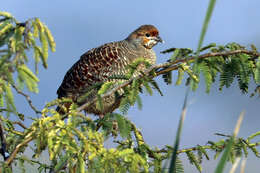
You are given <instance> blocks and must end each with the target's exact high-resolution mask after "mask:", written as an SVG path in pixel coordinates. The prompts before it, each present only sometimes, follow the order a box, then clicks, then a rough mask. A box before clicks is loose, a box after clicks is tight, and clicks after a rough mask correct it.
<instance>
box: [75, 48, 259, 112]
mask: <svg viewBox="0 0 260 173" xmlns="http://www.w3.org/2000/svg"><path fill="white" fill-rule="evenodd" d="M241 53H244V54H248V55H251V56H253V57H254V58H257V57H259V56H260V54H259V53H257V52H255V51H249V50H244V49H241V50H234V51H229V52H216V53H206V54H202V55H200V56H198V57H197V59H205V58H209V57H217V56H230V55H235V54H241ZM195 58H196V56H191V57H189V58H182V59H177V60H175V61H173V62H167V63H162V64H158V65H153V66H151V67H150V68H148V69H147V70H145V71H144V73H143V74H140V75H139V76H137V77H132V78H131V79H130V80H128V81H126V82H124V83H122V84H120V85H118V86H117V87H115V88H113V89H112V90H110V91H109V92H107V93H105V94H103V95H101V98H104V97H107V96H110V95H111V94H113V93H114V92H116V91H117V90H119V89H121V88H124V87H126V86H127V85H129V84H130V83H132V81H133V80H134V79H140V78H142V77H143V76H144V75H149V74H150V73H151V72H152V71H156V70H157V71H156V72H155V74H154V75H153V76H152V77H153V78H154V77H156V76H159V75H162V74H165V73H167V72H170V71H173V70H177V69H178V65H179V64H180V63H184V62H188V61H192V60H194V59H195ZM160 69H161V70H160ZM97 99H98V98H97V97H95V98H93V100H91V101H90V102H87V103H85V104H83V105H81V106H80V107H78V108H77V111H78V112H80V111H82V110H84V109H85V108H86V107H88V106H90V105H91V104H93V103H95V102H96V101H97Z"/></svg>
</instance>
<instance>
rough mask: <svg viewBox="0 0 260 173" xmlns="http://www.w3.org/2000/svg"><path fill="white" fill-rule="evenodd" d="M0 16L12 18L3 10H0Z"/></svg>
mask: <svg viewBox="0 0 260 173" xmlns="http://www.w3.org/2000/svg"><path fill="white" fill-rule="evenodd" d="M0 16H3V17H6V18H13V16H12V15H11V14H10V13H8V12H5V11H0Z"/></svg>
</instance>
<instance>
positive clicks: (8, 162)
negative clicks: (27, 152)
mask: <svg viewBox="0 0 260 173" xmlns="http://www.w3.org/2000/svg"><path fill="white" fill-rule="evenodd" d="M27 136H29V137H27V138H25V140H24V141H23V142H22V143H20V144H18V145H17V146H16V147H15V149H14V151H13V152H12V154H11V155H10V156H9V157H8V159H7V160H6V161H5V163H6V164H7V165H10V164H11V163H12V162H13V160H14V159H15V156H16V154H17V153H18V152H19V150H20V149H21V148H22V147H23V146H25V145H27V144H28V143H29V142H31V141H32V140H33V137H32V136H31V134H28V135H27Z"/></svg>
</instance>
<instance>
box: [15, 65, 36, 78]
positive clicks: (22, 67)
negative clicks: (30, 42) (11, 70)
mask: <svg viewBox="0 0 260 173" xmlns="http://www.w3.org/2000/svg"><path fill="white" fill-rule="evenodd" d="M18 70H22V71H23V72H24V73H26V74H27V75H28V77H30V78H31V79H32V80H34V81H35V82H39V81H40V80H39V79H38V78H37V76H35V74H34V73H33V72H32V71H31V70H30V69H29V68H28V67H27V66H26V65H25V64H22V65H20V66H19V67H18Z"/></svg>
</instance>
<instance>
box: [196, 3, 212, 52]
mask: <svg viewBox="0 0 260 173" xmlns="http://www.w3.org/2000/svg"><path fill="white" fill-rule="evenodd" d="M215 4H216V0H211V1H210V2H209V6H208V9H207V13H206V16H205V19H204V23H203V27H202V30H201V33H200V39H199V44H198V48H197V53H198V52H199V50H200V48H201V46H202V43H203V40H204V38H205V35H206V32H207V29H208V25H209V21H210V18H211V16H212V13H213V9H214V7H215Z"/></svg>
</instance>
